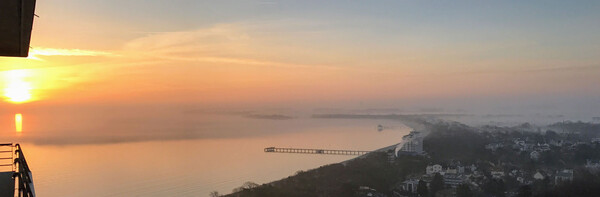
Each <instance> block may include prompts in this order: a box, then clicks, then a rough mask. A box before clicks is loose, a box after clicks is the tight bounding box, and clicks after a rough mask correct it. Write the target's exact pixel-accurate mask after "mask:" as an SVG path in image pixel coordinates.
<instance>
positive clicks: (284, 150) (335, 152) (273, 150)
mask: <svg viewBox="0 0 600 197" xmlns="http://www.w3.org/2000/svg"><path fill="white" fill-rule="evenodd" d="M265 152H266V153H301V154H325V155H364V154H367V153H369V152H371V151H359V150H328V149H306V148H275V147H268V148H265Z"/></svg>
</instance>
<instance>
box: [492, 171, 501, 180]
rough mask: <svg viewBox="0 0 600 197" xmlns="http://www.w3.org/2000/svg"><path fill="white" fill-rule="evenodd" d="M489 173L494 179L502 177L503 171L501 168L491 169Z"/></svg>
mask: <svg viewBox="0 0 600 197" xmlns="http://www.w3.org/2000/svg"><path fill="white" fill-rule="evenodd" d="M490 174H492V177H493V178H496V179H499V178H502V177H504V171H501V170H493V171H491V172H490Z"/></svg>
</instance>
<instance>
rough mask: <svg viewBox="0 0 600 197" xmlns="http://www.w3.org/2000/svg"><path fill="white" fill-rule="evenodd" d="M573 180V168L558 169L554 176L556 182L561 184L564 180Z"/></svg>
mask: <svg viewBox="0 0 600 197" xmlns="http://www.w3.org/2000/svg"><path fill="white" fill-rule="evenodd" d="M568 181H573V170H572V169H564V170H561V171H556V175H555V176H554V184H559V183H562V182H568Z"/></svg>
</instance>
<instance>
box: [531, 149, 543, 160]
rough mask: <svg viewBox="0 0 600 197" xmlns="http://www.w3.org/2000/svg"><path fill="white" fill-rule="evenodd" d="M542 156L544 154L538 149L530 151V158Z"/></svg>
mask: <svg viewBox="0 0 600 197" xmlns="http://www.w3.org/2000/svg"><path fill="white" fill-rule="evenodd" d="M541 156H542V154H540V152H538V151H531V153H529V158H531V159H533V160H535V161H537V160H538V159H540V157H541Z"/></svg>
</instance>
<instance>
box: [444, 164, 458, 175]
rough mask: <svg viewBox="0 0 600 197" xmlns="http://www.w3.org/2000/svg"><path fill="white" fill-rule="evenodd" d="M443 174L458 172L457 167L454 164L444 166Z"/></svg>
mask: <svg viewBox="0 0 600 197" xmlns="http://www.w3.org/2000/svg"><path fill="white" fill-rule="evenodd" d="M445 172H446V173H445V174H458V169H457V168H456V167H454V166H449V167H448V168H446V171H445Z"/></svg>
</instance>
